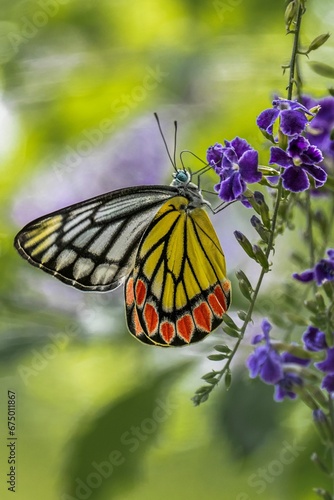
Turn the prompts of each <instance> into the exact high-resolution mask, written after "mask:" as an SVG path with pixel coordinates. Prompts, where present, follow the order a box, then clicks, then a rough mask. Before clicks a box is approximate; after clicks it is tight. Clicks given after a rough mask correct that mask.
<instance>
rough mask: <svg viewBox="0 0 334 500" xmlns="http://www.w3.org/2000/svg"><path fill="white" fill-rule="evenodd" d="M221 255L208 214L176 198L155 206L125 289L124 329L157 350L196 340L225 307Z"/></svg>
mask: <svg viewBox="0 0 334 500" xmlns="http://www.w3.org/2000/svg"><path fill="white" fill-rule="evenodd" d="M225 273H226V266H225V257H224V253H223V251H222V248H221V246H220V243H219V240H218V238H217V235H216V233H215V230H214V228H213V226H212V223H211V221H210V219H209V217H208V215H207V213H206V212H205V211H204V210H203V209H202V208H195V209H192V208H191V207H189V200H188V199H187V198H185V197H183V196H175V197H174V198H171V199H170V200H169V201H167V202H165V204H164V205H163V206H162V207H161V208H160V210H159V211H158V212H157V214H156V215H155V217H154V219H153V220H152V222H151V223H150V224H149V226H148V227H147V229H146V231H145V233H144V235H143V237H142V240H141V243H140V245H139V248H138V252H137V256H136V261H135V267H134V269H133V271H132V273H131V274H130V276H129V278H128V280H127V285H126V288H125V299H126V307H127V320H128V327H129V329H130V331H131V333H132V334H133V335H135V336H136V337H138V338H139V339H140V340H142V341H144V342H148V343H154V344H158V345H162V346H169V345H175V346H176V345H184V344H189V343H190V342H196V341H199V340H201V339H202V338H203V337H205V336H206V335H207V334H209V333H210V332H211V331H212V330H214V329H215V328H217V326H218V325H219V324H220V323H221V321H222V317H223V314H224V313H225V312H226V310H227V308H228V306H229V303H230V282H229V281H228V280H227V279H226V276H225Z"/></svg>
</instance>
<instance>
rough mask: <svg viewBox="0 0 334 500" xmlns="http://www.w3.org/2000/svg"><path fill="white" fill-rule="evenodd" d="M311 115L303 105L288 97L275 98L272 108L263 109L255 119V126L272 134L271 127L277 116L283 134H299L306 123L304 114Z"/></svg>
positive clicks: (290, 135) (289, 135) (291, 135)
mask: <svg viewBox="0 0 334 500" xmlns="http://www.w3.org/2000/svg"><path fill="white" fill-rule="evenodd" d="M305 114H308V115H310V116H312V115H313V113H311V112H310V111H309V110H308V109H307V108H306V107H305V106H303V105H302V104H300V103H299V102H297V101H289V100H288V99H275V100H274V101H273V108H269V109H265V110H264V111H262V113H260V115H259V116H258V118H257V120H256V124H257V126H258V127H259V128H260V129H261V130H262V131H263V132H266V133H267V134H269V135H270V136H272V135H273V127H274V123H275V121H276V120H277V118H280V128H281V130H282V132H283V134H285V135H287V136H288V137H293V136H296V135H298V134H301V133H302V132H303V130H304V129H305V126H306V125H307V123H308V120H307V118H306V116H305Z"/></svg>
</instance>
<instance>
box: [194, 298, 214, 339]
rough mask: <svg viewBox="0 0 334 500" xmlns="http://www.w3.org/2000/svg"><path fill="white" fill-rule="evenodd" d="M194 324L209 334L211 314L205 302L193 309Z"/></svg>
mask: <svg viewBox="0 0 334 500" xmlns="http://www.w3.org/2000/svg"><path fill="white" fill-rule="evenodd" d="M193 314H194V319H195V324H196V326H197V327H198V328H200V329H201V330H204V331H206V332H208V333H209V332H211V320H212V313H211V311H210V308H209V306H208V304H207V303H206V302H202V303H201V304H200V305H199V306H197V307H195V309H194V311H193Z"/></svg>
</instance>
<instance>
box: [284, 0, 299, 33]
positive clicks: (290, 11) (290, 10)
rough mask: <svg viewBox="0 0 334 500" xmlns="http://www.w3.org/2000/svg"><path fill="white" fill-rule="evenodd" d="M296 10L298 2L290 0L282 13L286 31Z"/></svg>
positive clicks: (289, 27) (289, 28)
mask: <svg viewBox="0 0 334 500" xmlns="http://www.w3.org/2000/svg"><path fill="white" fill-rule="evenodd" d="M297 11H298V3H297V2H296V0H292V2H290V3H289V4H288V6H287V8H286V9H285V13H284V20H285V27H286V30H287V31H290V30H291V24H292V23H293V21H294V20H295V18H296V15H297Z"/></svg>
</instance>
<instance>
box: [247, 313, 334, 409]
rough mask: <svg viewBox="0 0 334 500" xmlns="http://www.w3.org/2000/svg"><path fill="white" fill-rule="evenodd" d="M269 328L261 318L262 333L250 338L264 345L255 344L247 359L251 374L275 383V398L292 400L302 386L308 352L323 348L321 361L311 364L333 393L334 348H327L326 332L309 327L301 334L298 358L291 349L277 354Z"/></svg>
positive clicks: (269, 382) (309, 361)
mask: <svg viewBox="0 0 334 500" xmlns="http://www.w3.org/2000/svg"><path fill="white" fill-rule="evenodd" d="M271 328H272V326H271V324H270V323H269V321H268V320H266V319H264V320H263V321H262V334H259V335H256V336H255V337H254V339H253V341H252V343H253V344H258V343H259V342H262V341H264V344H263V345H260V346H259V347H257V348H256V349H255V351H254V352H253V353H252V354H251V355H250V356H249V358H248V360H247V367H248V369H249V372H250V377H251V378H255V377H257V376H259V377H260V378H261V379H262V380H263V382H265V383H266V384H272V385H274V386H275V395H274V399H275V400H276V401H282V400H283V399H284V398H285V397H288V398H291V399H294V398H296V396H297V393H298V392H299V391H300V390H302V388H303V387H304V385H305V379H306V378H307V370H306V368H307V367H309V365H310V363H311V358H312V354H311V353H314V352H319V351H322V352H323V358H324V359H323V361H320V362H316V363H314V366H315V367H316V368H317V369H318V370H320V371H322V372H323V373H324V377H323V379H322V385H321V386H322V388H323V389H326V390H327V391H328V392H329V393H331V394H332V393H334V347H328V345H327V342H326V337H325V334H324V333H323V332H321V331H320V330H319V329H318V328H316V327H314V326H309V327H308V329H307V330H306V331H305V333H304V334H303V343H304V350H301V349H299V350H298V354H301V353H304V357H301V356H296V355H294V354H292V353H290V352H282V353H280V352H279V350H278V349H277V347H276V345H277V344H275V342H274V341H272V340H271V339H270V337H269V332H270V330H271Z"/></svg>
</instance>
